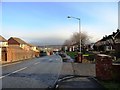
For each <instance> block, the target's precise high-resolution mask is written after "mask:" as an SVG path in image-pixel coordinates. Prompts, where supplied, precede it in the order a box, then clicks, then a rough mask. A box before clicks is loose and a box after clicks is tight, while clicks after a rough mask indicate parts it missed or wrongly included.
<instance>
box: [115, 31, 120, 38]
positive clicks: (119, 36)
mask: <svg viewBox="0 0 120 90" xmlns="http://www.w3.org/2000/svg"><path fill="white" fill-rule="evenodd" d="M115 38H120V30H118V31H117V33H116V35H115Z"/></svg>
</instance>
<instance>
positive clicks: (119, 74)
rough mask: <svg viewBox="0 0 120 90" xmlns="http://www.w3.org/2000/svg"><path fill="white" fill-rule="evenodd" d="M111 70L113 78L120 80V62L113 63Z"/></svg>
mask: <svg viewBox="0 0 120 90" xmlns="http://www.w3.org/2000/svg"><path fill="white" fill-rule="evenodd" d="M112 72H113V73H112V77H113V80H116V81H120V64H117V63H116V64H113V65H112Z"/></svg>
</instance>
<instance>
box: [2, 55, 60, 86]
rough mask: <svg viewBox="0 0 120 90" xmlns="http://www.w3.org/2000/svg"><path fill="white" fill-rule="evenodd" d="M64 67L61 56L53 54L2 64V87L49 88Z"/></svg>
mask: <svg viewBox="0 0 120 90" xmlns="http://www.w3.org/2000/svg"><path fill="white" fill-rule="evenodd" d="M61 67H62V60H61V58H60V56H57V55H51V56H45V57H41V58H35V59H31V60H26V61H20V62H16V63H13V64H11V65H3V66H2V76H1V77H0V80H2V88H47V87H48V86H50V85H53V84H54V83H55V81H56V80H57V78H58V77H59V73H60V70H61Z"/></svg>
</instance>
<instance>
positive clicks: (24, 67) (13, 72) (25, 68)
mask: <svg viewBox="0 0 120 90" xmlns="http://www.w3.org/2000/svg"><path fill="white" fill-rule="evenodd" d="M26 68H28V67H24V68H21V69H18V70H16V71H14V72H12V73H9V74H6V75H4V76H1V77H0V79H2V78H4V77H7V76H9V75H11V74H14V73H17V72H20V71H22V70H24V69H26Z"/></svg>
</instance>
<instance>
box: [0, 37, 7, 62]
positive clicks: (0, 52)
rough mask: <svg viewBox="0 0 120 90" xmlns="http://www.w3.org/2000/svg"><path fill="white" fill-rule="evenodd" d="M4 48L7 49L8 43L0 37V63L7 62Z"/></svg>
mask: <svg viewBox="0 0 120 90" xmlns="http://www.w3.org/2000/svg"><path fill="white" fill-rule="evenodd" d="M6 47H8V41H7V40H6V39H5V38H4V37H2V36H1V35H0V61H6V60H7V58H6V56H7V52H6Z"/></svg>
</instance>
